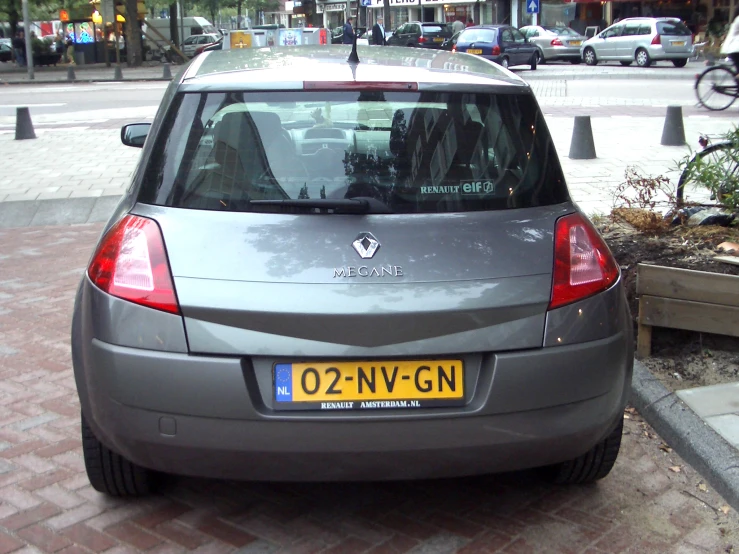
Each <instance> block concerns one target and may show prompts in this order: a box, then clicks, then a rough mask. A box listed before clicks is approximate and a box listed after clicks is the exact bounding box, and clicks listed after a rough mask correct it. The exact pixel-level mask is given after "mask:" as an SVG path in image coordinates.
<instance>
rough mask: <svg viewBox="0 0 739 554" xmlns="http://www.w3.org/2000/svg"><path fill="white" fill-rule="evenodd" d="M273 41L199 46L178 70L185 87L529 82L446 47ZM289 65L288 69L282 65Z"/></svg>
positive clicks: (445, 85) (299, 87) (523, 84)
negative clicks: (354, 57)
mask: <svg viewBox="0 0 739 554" xmlns="http://www.w3.org/2000/svg"><path fill="white" fill-rule="evenodd" d="M350 51H351V46H338V45H332V46H277V47H269V48H245V49H237V50H221V51H210V52H204V53H203V54H204V55H201V56H198V57H197V58H195V59H194V60H193V61H192V62H191V64H190V65H189V66H188V67H187V69H186V70H185V72H184V73H183V74H182V77H181V81H180V84H181V86H186V87H187V90H215V89H216V88H219V87H220V88H224V87H225V88H229V89H230V88H234V89H236V88H238V89H241V90H248V89H251V90H303V88H304V85H303V83H304V82H320V83H332V82H337V83H345V82H355V81H356V82H367V83H381V84H383V85H385V84H388V83H390V84H392V83H418V84H419V89H428V87H429V86H433V87H434V88H437V89H451V90H453V89H454V88H455V87H456V88H465V87H475V86H491V85H501V86H507V87H511V86H515V87H521V88H528V84H527V83H526V82H525V81H524V80H523V79H521V78H520V77H518V76H516V75H514V74H513V73H510V72H508V71H506V70H505V69H503V68H501V67H499V66H497V65H495V64H493V63H492V62H489V61H487V60H485V59H484V58H481V57H479V56H473V55H469V54H460V53H455V52H449V51H446V50H422V49H418V48H406V47H393V46H388V47H385V48H373V47H371V46H358V47H357V52H358V55H359V60H360V63H359V64H350V63H349V62H348V61H347V59H348V57H349V53H350ZM287 68H289V69H288V70H286V69H287Z"/></svg>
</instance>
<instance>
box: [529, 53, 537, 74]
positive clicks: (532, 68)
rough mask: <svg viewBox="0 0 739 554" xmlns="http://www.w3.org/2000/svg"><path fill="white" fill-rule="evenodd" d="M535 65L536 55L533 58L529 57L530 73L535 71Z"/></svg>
mask: <svg viewBox="0 0 739 554" xmlns="http://www.w3.org/2000/svg"><path fill="white" fill-rule="evenodd" d="M536 65H537V63H536V54H534V55H533V56H531V65H529V67H530V68H531V71H536Z"/></svg>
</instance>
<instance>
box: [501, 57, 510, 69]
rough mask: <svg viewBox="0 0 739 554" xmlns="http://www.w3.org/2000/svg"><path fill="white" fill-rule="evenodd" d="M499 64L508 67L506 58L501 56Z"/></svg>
mask: <svg viewBox="0 0 739 554" xmlns="http://www.w3.org/2000/svg"><path fill="white" fill-rule="evenodd" d="M500 65H502V66H503V67H505V68H506V69H508V58H503V59H502V60H501V61H500Z"/></svg>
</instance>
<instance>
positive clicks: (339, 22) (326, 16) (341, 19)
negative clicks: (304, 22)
mask: <svg viewBox="0 0 739 554" xmlns="http://www.w3.org/2000/svg"><path fill="white" fill-rule="evenodd" d="M346 8H347V5H346V2H318V3H317V4H316V14H318V16H319V17H323V22H322V26H323V27H325V28H326V29H331V30H333V29H336V28H337V27H341V26H343V25H344V23H345V22H346ZM355 25H356V23H355Z"/></svg>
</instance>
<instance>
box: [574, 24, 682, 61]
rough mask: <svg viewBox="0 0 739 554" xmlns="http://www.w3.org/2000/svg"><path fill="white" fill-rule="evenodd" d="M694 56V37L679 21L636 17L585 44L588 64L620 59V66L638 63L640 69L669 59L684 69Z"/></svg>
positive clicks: (583, 55) (605, 31)
mask: <svg viewBox="0 0 739 554" xmlns="http://www.w3.org/2000/svg"><path fill="white" fill-rule="evenodd" d="M692 55H693V35H692V33H691V32H690V29H688V28H687V27H686V26H685V25H684V24H683V23H681V22H680V20H678V19H674V18H668V17H661V18H660V17H633V18H629V19H622V20H621V21H619V22H618V23H616V24H615V25H611V26H610V27H608V28H607V29H605V30H604V31H602V32H601V33H599V34H597V35H596V36H594V37H593V38H590V39H588V40H587V41H585V42H584V43H583V45H582V59H583V60H585V63H586V64H588V65H596V64H597V63H598V62H599V61H609V60H617V61H620V62H621V65H631V64H632V63H633V62H634V61H636V65H638V66H639V67H649V66H650V65H652V63H653V62H656V61H660V60H669V61H671V62H672V63H673V65H674V66H675V67H685V64H687V63H688V59H690V57H691V56H692Z"/></svg>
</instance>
